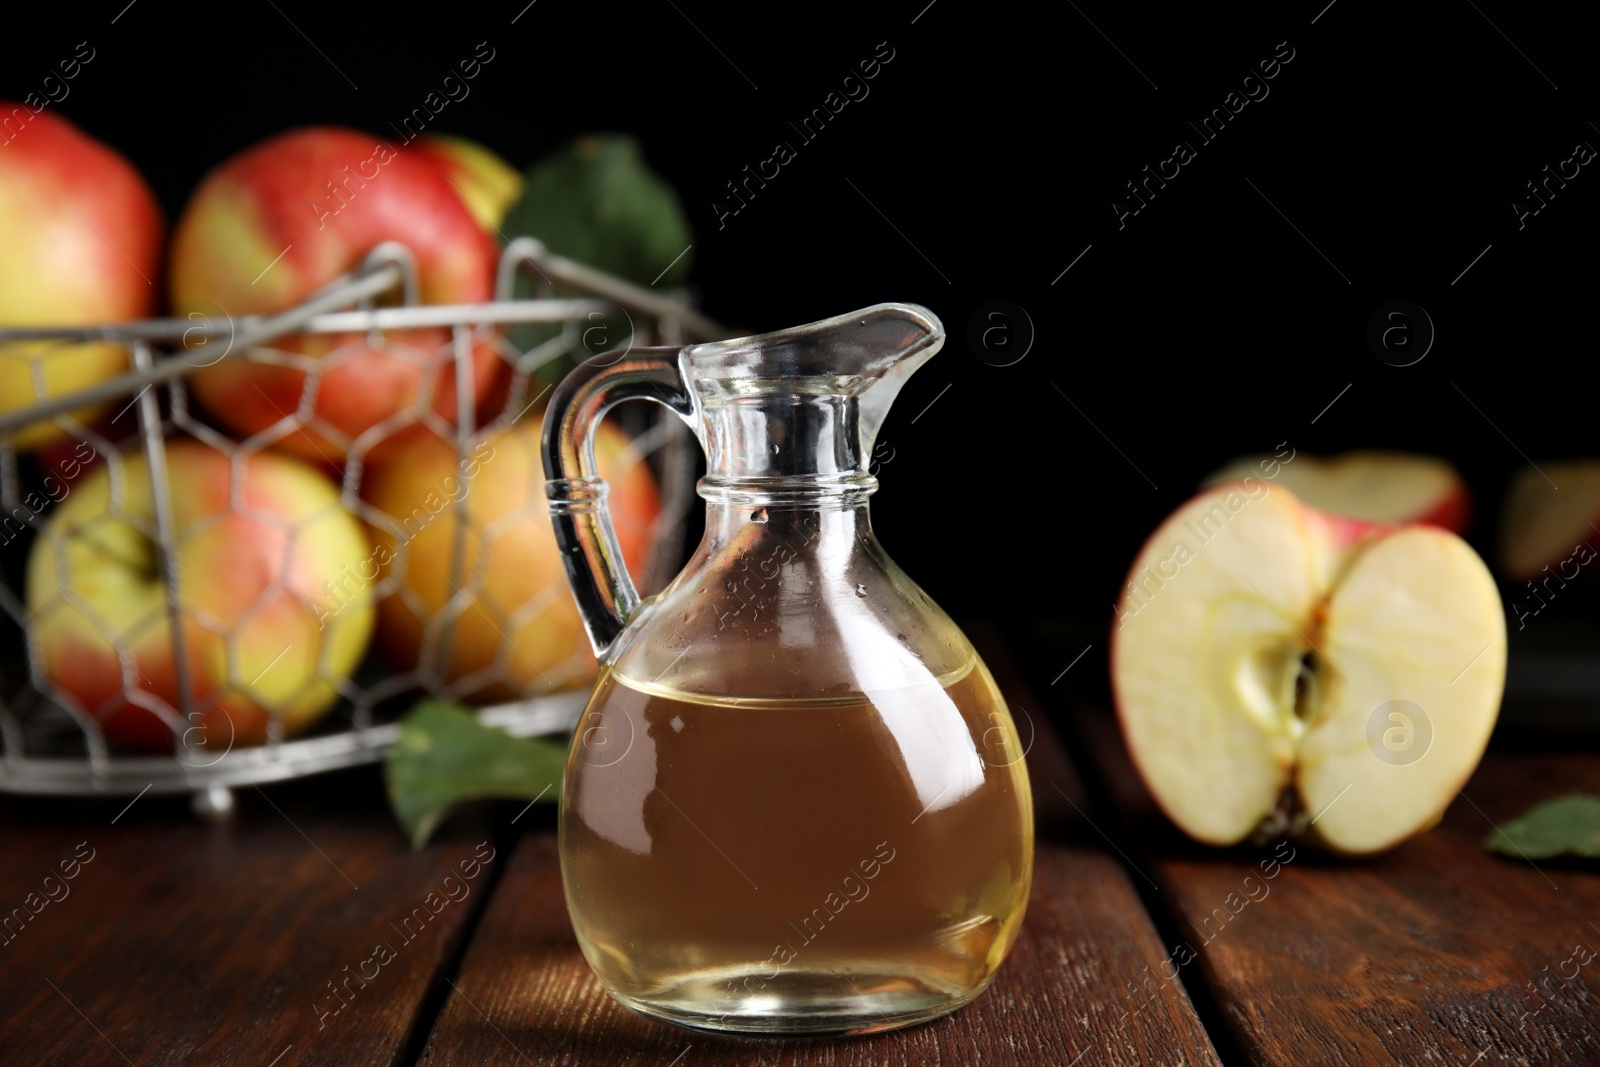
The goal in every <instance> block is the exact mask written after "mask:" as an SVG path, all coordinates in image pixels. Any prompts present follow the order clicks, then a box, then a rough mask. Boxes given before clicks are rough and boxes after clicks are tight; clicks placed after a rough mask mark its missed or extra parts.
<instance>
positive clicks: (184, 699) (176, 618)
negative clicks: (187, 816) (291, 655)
mask: <svg viewBox="0 0 1600 1067" xmlns="http://www.w3.org/2000/svg"><path fill="white" fill-rule="evenodd" d="M151 363H152V358H151V354H150V344H149V342H147V341H135V342H134V343H133V364H134V367H135V369H137V370H141V371H143V370H147V369H149V367H150V365H151ZM138 400H139V434H140V437H141V439H142V441H143V443H144V455H145V461H146V463H147V465H148V466H149V468H150V501H151V505H152V506H153V508H154V510H155V519H156V546H157V548H158V549H159V552H158V558H159V560H160V563H161V581H162V584H163V585H164V586H165V587H166V595H167V628H168V630H169V632H170V634H171V637H172V669H173V674H174V675H175V677H176V681H177V685H178V712H179V714H181V715H182V716H183V717H184V718H185V719H187V720H189V721H190V722H194V721H195V720H194V719H192V718H190V716H191V715H192V714H193V709H194V688H193V685H192V680H191V678H190V674H189V650H188V648H187V647H186V646H185V644H184V640H183V611H182V609H181V607H180V606H179V605H180V601H179V590H178V546H177V532H176V530H175V529H174V527H175V525H176V523H175V521H174V519H173V517H172V486H171V484H170V482H169V480H168V477H167V444H166V438H165V437H163V436H162V432H161V402H160V400H158V399H157V397H156V394H155V386H154V383H152V384H151V385H148V386H146V387H145V389H144V391H143V392H142V393H140V394H139V397H138ZM195 732H196V731H195V729H194V728H193V727H191V728H189V729H187V730H185V731H184V732H183V735H182V736H181V737H180V738H179V739H178V741H179V745H180V746H181V747H182V749H183V750H184V752H185V753H187V754H188V755H191V756H194V755H197V754H198V753H199V751H200V749H199V745H198V743H197V742H196V741H195V739H194V734H195ZM230 741H231V738H230ZM179 759H180V760H182V761H183V762H188V761H187V760H183V756H182V755H180V756H179ZM201 765H202V764H200V763H199V762H198V761H196V762H195V763H193V764H191V766H201Z"/></svg>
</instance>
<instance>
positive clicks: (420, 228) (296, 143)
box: [171, 127, 506, 465]
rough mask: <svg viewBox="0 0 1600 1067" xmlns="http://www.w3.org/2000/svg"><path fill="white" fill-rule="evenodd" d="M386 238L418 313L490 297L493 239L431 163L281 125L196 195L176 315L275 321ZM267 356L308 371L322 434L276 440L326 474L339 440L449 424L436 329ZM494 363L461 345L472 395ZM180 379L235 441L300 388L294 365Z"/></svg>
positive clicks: (174, 270) (180, 257) (382, 145)
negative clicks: (427, 417)
mask: <svg viewBox="0 0 1600 1067" xmlns="http://www.w3.org/2000/svg"><path fill="white" fill-rule="evenodd" d="M384 241H399V242H401V243H403V244H404V245H406V247H407V248H409V249H410V250H411V253H412V255H413V256H414V257H415V262H416V267H417V276H418V286H419V294H418V295H419V298H420V300H421V302H422V303H424V304H455V303H478V302H482V301H486V300H488V299H490V298H491V297H492V296H493V294H494V274H495V264H496V255H497V251H496V248H495V244H494V241H493V240H491V239H490V237H489V236H488V234H486V233H485V232H484V230H483V228H482V227H480V226H479V225H478V223H477V222H476V221H475V220H474V219H473V217H472V214H471V212H469V211H468V210H467V208H466V206H465V205H464V204H463V203H462V201H461V198H460V197H459V196H458V195H457V194H456V191H455V190H454V189H452V188H451V187H450V184H449V182H447V181H446V180H445V179H444V177H443V175H442V174H441V173H440V170H439V168H438V167H437V166H436V165H434V164H433V163H431V162H429V161H428V160H427V159H425V158H424V157H423V156H422V155H420V154H418V153H412V152H405V151H397V150H395V149H394V148H392V147H391V146H389V145H388V144H387V143H386V142H384V141H383V140H381V139H380V138H377V137H373V136H371V135H368V134H364V133H359V132H357V131H354V130H345V129H337V128H332V127H311V128H306V129H299V130H292V131H290V132H288V133H284V134H280V135H278V136H277V137H273V138H271V139H269V140H267V141H264V142H262V143H260V144H258V145H256V146H254V147H252V148H248V149H246V150H245V151H243V152H241V153H239V154H238V155H236V156H234V157H233V158H231V159H229V160H227V161H226V162H224V163H223V164H222V165H220V166H219V167H217V168H216V169H215V170H213V171H212V172H211V173H210V174H208V175H207V176H206V178H205V179H204V181H202V182H201V184H200V187H199V189H197V190H196V191H195V194H194V196H193V197H192V198H191V199H190V201H189V204H188V205H187V207H185V209H184V213H183V216H182V218H181V219H180V220H179V222H178V227H177V230H176V232H175V234H174V236H173V246H172V263H171V291H172V303H173V306H174V310H175V311H176V312H177V314H179V315H188V314H193V313H198V314H210V315H219V314H226V315H228V316H230V317H232V318H234V319H239V318H242V317H244V316H247V315H257V314H270V313H272V312H276V311H282V310H284V309H286V308H289V307H291V306H293V305H295V304H297V303H299V302H301V301H302V300H304V299H306V298H307V297H308V296H310V295H311V294H312V293H313V292H315V291H316V290H318V289H320V288H321V287H323V286H324V285H326V284H328V283H329V282H330V281H332V280H333V279H335V278H336V277H338V276H339V275H341V274H343V273H345V272H347V271H351V270H354V269H355V268H356V267H358V266H359V265H360V263H361V261H362V260H363V259H364V258H365V257H366V255H367V253H368V252H370V251H371V250H372V249H373V248H374V247H375V246H377V245H378V244H380V243H382V242H384ZM280 255H281V257H282V258H281V259H279V258H278V257H279V256H280ZM274 260H277V262H275V263H274ZM269 265H270V266H269ZM273 347H274V348H276V349H277V350H279V351H283V352H291V353H298V354H303V355H307V356H312V357H316V358H318V359H320V360H321V361H322V365H321V366H320V367H319V368H318V369H319V371H320V374H319V375H318V378H317V380H316V386H315V389H316V393H315V397H314V400H313V404H312V406H311V410H310V414H312V415H313V416H314V418H315V419H316V420H317V421H318V422H320V423H322V424H325V426H323V427H318V426H316V425H310V426H301V427H299V428H297V429H295V430H293V431H292V432H290V433H289V434H288V436H286V437H284V438H282V440H281V442H280V443H281V446H282V447H284V448H286V449H288V450H290V451H293V452H295V453H297V454H299V455H301V456H302V457H305V458H307V459H313V460H321V461H322V462H324V463H328V464H334V465H337V464H338V463H340V462H342V461H343V459H344V458H345V453H346V450H347V443H348V442H349V441H350V440H352V439H354V438H356V437H357V436H359V435H360V434H362V433H363V432H365V431H367V430H369V429H371V428H372V427H373V426H376V425H377V424H378V423H380V422H383V421H384V420H385V419H388V418H390V417H391V416H393V415H395V414H396V413H398V412H402V411H407V410H416V411H417V412H418V414H423V413H425V409H426V408H427V407H429V406H431V408H432V412H433V413H434V414H435V415H436V416H437V417H438V418H439V419H442V420H443V421H444V422H446V423H453V421H454V419H455V416H456V378H455V371H454V363H453V361H452V360H451V359H450V358H449V356H450V331H449V330H447V329H420V330H408V331H404V332H396V333H393V334H391V335H389V337H388V338H387V343H385V344H380V345H378V346H376V347H375V346H373V345H372V344H371V343H370V341H369V339H368V338H367V336H366V335H365V334H338V335H318V336H310V335H306V336H301V337H295V338H290V339H287V340H284V341H280V342H278V343H276V344H275V345H274V346H273ZM505 366H506V365H505V364H504V363H503V362H502V361H501V360H499V359H498V358H497V357H496V356H495V354H494V351H493V349H492V346H491V345H490V344H489V343H487V342H483V343H479V344H477V345H475V346H474V350H473V356H472V384H473V390H474V395H475V397H476V398H481V397H482V396H483V395H484V394H485V393H486V392H487V391H488V390H489V388H490V387H491V386H492V384H493V382H494V380H495V378H496V377H497V376H498V375H499V374H500V373H501V372H502V371H503V370H504V369H505ZM191 380H192V382H193V389H194V392H195V395H196V396H197V397H198V398H199V399H200V402H201V403H202V404H203V405H204V406H205V407H206V408H207V409H208V410H209V411H210V412H211V413H212V414H213V415H214V416H215V417H216V418H217V419H219V420H220V421H221V422H222V423H223V424H225V425H226V426H227V427H228V428H229V429H231V430H233V431H234V432H235V433H237V434H240V435H245V436H248V435H254V434H258V433H260V432H262V431H263V430H266V429H267V428H269V427H271V426H273V424H275V423H278V422H279V421H280V420H282V419H284V418H285V417H286V416H289V415H291V414H293V413H295V412H296V411H297V410H302V409H303V405H302V399H303V396H304V394H305V393H306V392H307V386H308V384H309V383H308V375H307V373H306V371H305V370H304V369H302V368H301V367H298V366H281V365H273V364H264V363H256V362H251V361H248V360H244V359H239V358H234V359H232V360H229V361H228V362H224V363H219V364H217V365H215V366H210V367H206V368H205V369H203V370H201V371H199V372H197V373H196V374H195V375H194V376H193V378H192V379H191ZM430 398H431V404H430ZM323 430H331V431H333V437H335V438H343V440H337V439H332V438H330V435H329V433H327V432H323Z"/></svg>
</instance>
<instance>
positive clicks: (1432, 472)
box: [1204, 449, 1472, 537]
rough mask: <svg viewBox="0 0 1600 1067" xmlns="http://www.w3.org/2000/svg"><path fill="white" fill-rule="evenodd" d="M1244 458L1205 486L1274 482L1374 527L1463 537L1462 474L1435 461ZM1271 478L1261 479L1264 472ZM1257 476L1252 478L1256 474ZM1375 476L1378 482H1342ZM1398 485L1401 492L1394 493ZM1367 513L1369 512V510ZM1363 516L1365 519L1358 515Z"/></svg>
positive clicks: (1465, 496) (1369, 456) (1380, 456)
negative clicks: (1408, 527)
mask: <svg viewBox="0 0 1600 1067" xmlns="http://www.w3.org/2000/svg"><path fill="white" fill-rule="evenodd" d="M1277 459H1278V457H1261V456H1245V457H1242V458H1240V459H1237V460H1234V461H1233V462H1231V463H1228V464H1227V465H1225V466H1224V467H1222V468H1221V469H1219V470H1217V471H1214V472H1213V473H1212V474H1211V475H1210V476H1209V477H1208V478H1206V480H1205V483H1204V484H1205V485H1206V486H1207V487H1209V486H1214V485H1220V484H1222V483H1224V482H1232V481H1237V480H1239V479H1241V478H1244V477H1249V476H1255V477H1258V478H1262V480H1266V481H1274V482H1275V484H1279V485H1282V486H1284V487H1285V488H1287V489H1288V490H1289V491H1290V492H1292V493H1294V494H1295V495H1296V496H1297V497H1299V499H1300V500H1301V501H1302V502H1303V503H1305V504H1307V505H1308V506H1311V507H1316V508H1320V509H1322V510H1324V511H1332V512H1339V513H1342V514H1345V515H1349V516H1352V517H1355V516H1360V517H1361V518H1363V519H1366V520H1368V521H1374V522H1387V523H1390V524H1400V523H1407V522H1422V523H1428V524H1429V525H1432V526H1439V527H1443V528H1444V529H1446V530H1449V531H1450V532H1451V533H1455V534H1460V535H1461V536H1463V537H1464V536H1466V533H1467V527H1468V525H1469V523H1470V522H1471V520H1472V492H1471V490H1470V489H1468V488H1467V483H1466V481H1465V480H1463V479H1462V477H1461V474H1460V472H1459V471H1457V470H1456V469H1455V468H1454V467H1453V466H1451V465H1450V464H1449V463H1446V462H1445V461H1444V460H1442V459H1439V458H1437V457H1435V456H1425V455H1421V454H1419V453H1415V452H1399V451H1393V450H1388V449H1360V450H1357V451H1353V452H1344V453H1341V454H1339V455H1336V456H1312V455H1301V456H1298V457H1296V456H1291V457H1290V458H1289V459H1287V460H1284V461H1283V462H1281V463H1280V462H1278V461H1277ZM1269 466H1270V469H1271V470H1272V471H1273V473H1272V475H1271V476H1270V477H1263V475H1264V474H1265V472H1266V471H1267V470H1268V469H1269ZM1258 470H1259V471H1261V472H1262V474H1257V473H1256V472H1257V471H1258ZM1352 472H1354V473H1368V474H1372V473H1376V474H1382V475H1385V477H1382V478H1374V477H1368V478H1366V479H1350V480H1348V481H1346V480H1344V479H1342V478H1341V475H1345V476H1348V475H1349V474H1351V473H1352ZM1397 482H1398V485H1400V486H1403V487H1404V488H1401V489H1398V490H1397ZM1368 509H1370V510H1368ZM1364 511H1365V512H1366V513H1365V514H1364V513H1363V512H1364Z"/></svg>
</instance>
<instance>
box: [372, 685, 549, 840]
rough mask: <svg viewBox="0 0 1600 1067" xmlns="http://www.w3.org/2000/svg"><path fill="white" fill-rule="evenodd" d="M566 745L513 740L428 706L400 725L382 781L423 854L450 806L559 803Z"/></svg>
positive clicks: (437, 705) (465, 716)
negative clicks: (484, 801) (485, 800)
mask: <svg viewBox="0 0 1600 1067" xmlns="http://www.w3.org/2000/svg"><path fill="white" fill-rule="evenodd" d="M566 761H567V745H566V742H565V741H547V740H541V739H528V738H522V737H512V736H511V735H510V734H508V733H506V732H505V731H504V730H501V729H498V728H496V727H493V726H485V725H484V724H483V723H481V722H479V721H478V719H477V718H476V716H474V715H473V714H472V713H471V712H469V711H467V710H466V709H465V708H462V707H458V706H457V705H454V704H446V703H443V702H440V701H436V700H430V701H424V702H423V703H422V704H419V705H418V706H417V707H416V708H414V709H412V711H411V712H410V714H408V715H407V716H406V717H405V719H404V720H403V721H402V722H401V723H400V738H399V740H397V741H396V742H395V744H394V747H393V748H391V749H390V750H389V756H388V759H387V760H386V761H385V763H384V779H385V781H386V782H387V784H388V788H389V803H390V806H392V807H393V808H394V814H395V817H396V818H397V819H399V820H400V825H401V826H402V827H403V828H404V829H405V832H406V835H407V836H408V837H410V839H411V844H412V847H414V848H421V847H422V845H423V844H424V843H425V842H426V841H427V840H428V837H429V836H430V835H431V834H432V833H433V831H434V829H435V828H436V827H437V826H438V825H439V822H440V821H441V820H442V819H443V818H444V817H445V815H446V813H448V812H449V810H450V808H451V806H452V805H455V804H459V803H460V802H461V801H463V800H475V799H478V798H480V797H509V798H514V799H518V800H539V799H543V800H548V801H554V800H555V799H556V797H557V796H558V795H559V794H560V791H561V774H562V769H563V768H564V766H565V765H566Z"/></svg>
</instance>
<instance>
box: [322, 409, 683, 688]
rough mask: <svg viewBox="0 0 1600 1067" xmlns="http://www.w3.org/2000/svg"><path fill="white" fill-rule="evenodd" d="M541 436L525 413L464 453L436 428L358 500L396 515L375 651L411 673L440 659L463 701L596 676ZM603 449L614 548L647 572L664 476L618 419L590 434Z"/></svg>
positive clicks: (359, 589) (373, 479) (386, 533)
mask: <svg viewBox="0 0 1600 1067" xmlns="http://www.w3.org/2000/svg"><path fill="white" fill-rule="evenodd" d="M541 431H542V421H541V420H540V419H539V418H538V417H537V416H535V415H528V416H525V417H524V418H523V419H521V420H520V421H518V422H516V423H514V424H513V425H512V426H511V428H510V429H508V430H500V431H497V432H492V433H490V434H488V435H486V436H485V438H484V439H483V440H482V441H481V443H479V444H477V445H476V446H474V447H473V448H472V449H470V450H469V451H468V453H467V454H466V455H463V456H458V455H457V453H456V450H455V449H454V448H453V447H452V446H451V445H449V444H447V443H445V442H444V441H442V440H441V439H440V438H438V437H437V436H435V435H433V434H431V433H430V434H425V435H417V436H415V437H413V438H412V439H410V440H408V441H406V442H404V443H403V444H402V445H400V446H398V447H397V449H396V452H395V454H394V456H393V462H388V463H385V464H384V465H382V466H381V467H379V468H375V469H374V470H372V472H371V475H370V477H369V479H368V484H367V485H366V486H365V487H364V489H363V492H362V496H363V497H364V498H365V500H366V501H367V503H369V504H371V505H372V506H373V507H375V508H376V509H378V510H379V511H381V512H383V513H384V515H385V516H387V519H386V520H385V519H378V518H377V517H373V520H372V521H371V522H370V526H371V532H372V538H373V542H374V543H375V545H376V546H377V547H376V555H377V559H378V562H379V563H380V564H381V565H382V568H383V574H382V577H381V578H380V579H379V581H380V582H384V583H389V585H386V586H385V588H384V591H385V592H386V593H388V595H387V596H385V597H384V599H383V600H382V601H381V602H380V603H379V605H378V637H377V644H378V647H379V648H380V649H381V650H382V651H383V652H384V653H385V655H386V657H387V658H388V659H389V660H390V661H391V662H392V663H394V664H395V665H396V666H397V667H398V668H400V669H402V670H409V669H412V668H414V667H417V666H418V665H419V664H422V665H424V666H425V667H428V668H430V669H431V667H432V666H433V665H439V664H441V663H442V666H441V667H440V669H439V673H440V675H441V676H442V680H443V681H444V682H445V683H446V684H447V685H450V686H453V687H454V689H455V691H456V695H458V696H460V697H462V698H468V699H473V698H476V699H503V698H511V697H516V696H523V695H532V694H534V693H543V692H549V691H552V690H556V689H564V688H569V687H572V686H575V685H581V684H585V683H587V682H589V681H590V680H592V679H593V678H594V673H595V661H594V653H593V651H592V650H591V649H590V647H589V641H588V637H587V636H586V635H585V633H584V630H583V621H582V620H581V619H580V618H579V616H578V609H577V606H576V605H575V604H574V603H573V600H572V592H571V590H570V588H569V587H568V585H567V577H566V571H565V568H564V566H563V564H562V561H561V552H560V550H559V549H558V548H557V547H556V541H555V531H554V530H553V528H552V527H551V525H550V505H549V501H548V499H547V498H546V496H545V492H544V467H543V464H542V461H541V459H540V452H539V436H540V433H541ZM594 451H595V459H596V460H597V462H598V463H599V470H600V476H601V477H602V478H604V479H605V480H606V482H607V483H608V485H609V486H610V494H609V496H608V498H607V501H608V504H609V506H610V509H611V516H612V520H613V522H614V524H615V526H616V530H617V543H618V547H619V548H620V549H621V550H622V558H623V561H624V562H625V563H626V564H627V565H628V569H629V573H630V574H633V575H635V576H638V575H640V574H642V573H643V572H642V568H643V566H644V564H645V562H646V556H647V555H648V550H649V547H650V535H651V529H652V526H653V524H654V522H655V519H656V516H657V513H658V512H659V510H660V496H659V494H658V492H657V490H656V484H655V479H654V477H653V476H652V475H651V473H650V467H649V465H648V464H647V463H646V462H645V461H644V459H643V458H642V457H640V456H639V454H638V452H637V450H636V449H635V448H634V446H633V444H632V443H631V442H630V441H629V439H628V437H627V436H626V435H625V434H623V433H622V432H621V431H620V430H618V429H616V428H615V427H613V426H611V425H610V424H609V423H602V424H601V425H600V427H599V429H598V432H597V433H596V434H595V441H594ZM458 507H463V508H464V509H465V516H466V522H465V524H464V525H463V524H462V523H461V522H460V520H459V519H458V517H457V511H456V509H457V508H458ZM458 531H461V534H462V537H461V544H460V555H459V557H458V556H457V555H456V551H457V546H456V537H457V532H458ZM457 559H459V560H460V565H459V571H458V570H457V565H456V562H455V561H456V560H457ZM365 584H366V583H363V582H359V581H358V582H354V583H348V586H349V594H350V595H351V596H352V597H362V596H366V595H367V590H366V588H365ZM391 588H392V591H391ZM447 629H448V640H449V648H448V653H447V654H444V655H443V656H441V650H442V642H443V641H445V640H446V631H447Z"/></svg>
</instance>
